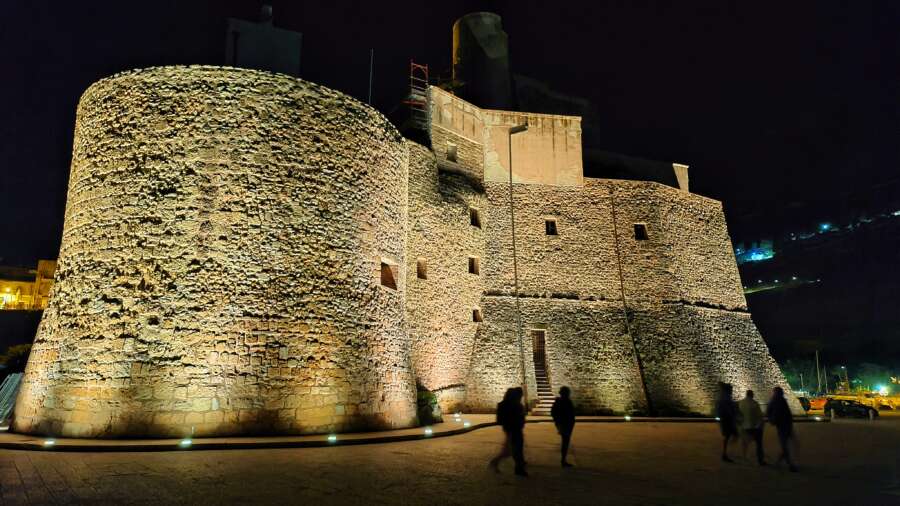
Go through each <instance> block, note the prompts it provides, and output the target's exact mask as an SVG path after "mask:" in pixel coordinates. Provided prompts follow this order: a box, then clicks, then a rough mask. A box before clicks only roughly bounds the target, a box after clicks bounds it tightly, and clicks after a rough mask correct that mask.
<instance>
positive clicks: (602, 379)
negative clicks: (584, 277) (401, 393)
mask: <svg viewBox="0 0 900 506" xmlns="http://www.w3.org/2000/svg"><path fill="white" fill-rule="evenodd" d="M520 303H521V306H522V327H523V329H524V333H523V335H524V339H523V344H524V355H525V369H526V377H527V379H528V391H529V397H534V393H535V391H536V384H535V380H534V361H533V360H532V339H531V335H530V331H531V330H533V329H540V330H543V331H544V332H545V336H546V353H547V369H548V374H549V376H550V382H551V384H553V385H555V386H561V385H567V386H569V387H570V388H571V389H572V393H573V396H572V397H573V401H575V403H576V405H577V406H578V409H579V411H580V412H584V413H622V412H631V411H635V410H645V408H646V406H645V402H644V397H643V393H642V390H641V380H640V376H639V374H638V369H637V367H636V363H635V357H634V351H633V347H632V343H631V340H630V337H629V336H628V334H627V332H626V327H625V313H624V312H623V311H622V308H621V306H620V305H617V304H614V303H609V302H603V301H588V300H572V299H553V298H543V297H541V298H538V297H530V298H523V299H521V300H520ZM483 304H484V310H485V318H484V323H483V324H482V328H481V329H480V332H479V334H478V336H477V339H476V343H475V351H474V355H473V358H472V363H473V367H472V372H471V373H470V376H469V383H468V392H467V394H468V395H467V398H466V404H467V407H468V408H469V409H470V410H472V411H477V412H489V411H491V410H493V409H494V408H495V406H496V404H497V402H498V401H499V399H501V398H502V397H503V393H504V392H505V391H506V389H507V388H509V387H511V386H516V385H519V384H520V383H521V380H520V378H521V366H520V357H519V347H518V340H517V339H516V313H515V310H516V308H515V299H514V298H513V297H508V296H494V297H492V296H487V297H485V300H484V302H483Z"/></svg>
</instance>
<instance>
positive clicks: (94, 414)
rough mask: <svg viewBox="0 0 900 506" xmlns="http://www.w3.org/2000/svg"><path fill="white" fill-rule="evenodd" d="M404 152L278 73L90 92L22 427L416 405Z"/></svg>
mask: <svg viewBox="0 0 900 506" xmlns="http://www.w3.org/2000/svg"><path fill="white" fill-rule="evenodd" d="M407 166H408V150H407V147H406V145H405V141H404V140H403V139H402V138H401V137H400V136H399V134H398V132H397V131H396V130H395V129H394V127H393V126H391V125H390V124H389V123H388V122H387V120H385V119H384V118H383V117H382V116H381V115H380V114H378V113H377V112H375V111H374V110H373V109H371V108H369V107H367V106H365V105H362V104H360V103H359V102H357V101H355V100H353V99H350V98H349V97H346V96H344V95H342V94H340V93H337V92H334V91H332V90H329V89H327V88H324V87H321V86H317V85H315V84H312V83H308V82H304V81H301V80H298V79H294V78H290V77H288V76H284V75H275V74H269V73H265V72H257V71H250V70H238V69H230V68H216V67H163V68H152V69H146V70H140V71H134V72H127V73H124V74H120V75H117V76H114V77H112V78H109V79H105V80H103V81H100V82H98V83H96V84H94V85H93V86H91V87H90V88H89V89H88V90H87V91H86V92H85V93H84V95H83V97H82V99H81V102H80V104H79V107H78V115H77V123H76V128H75V143H74V152H73V158H72V170H71V177H70V183H69V194H68V204H67V208H66V218H65V227H64V233H63V240H62V246H61V251H60V264H59V271H58V274H57V283H56V285H55V287H54V289H53V295H52V298H51V304H50V307H49V308H48V309H47V311H46V312H45V314H44V319H43V321H42V323H41V326H40V330H39V332H38V336H37V339H36V341H35V345H34V350H33V352H32V356H31V359H30V361H29V364H28V368H27V371H26V374H25V378H24V383H23V385H22V389H21V392H20V394H19V398H18V402H17V409H16V419H15V425H14V429H15V430H17V431H21V432H29V433H44V434H51V435H57V436H90V437H106V436H121V435H129V436H186V435H189V434H191V433H194V434H196V435H226V434H245V433H271V432H278V433H308V432H324V431H336V430H352V429H362V428H386V427H404V426H410V425H413V424H415V423H416V419H415V385H414V378H413V374H412V371H411V363H410V357H409V339H408V333H407V328H406V324H405V318H404V317H405V300H406V293H405V287H406V269H404V268H395V277H396V279H395V283H396V289H391V288H387V287H385V286H381V277H380V273H381V264H382V262H387V263H388V264H389V265H394V266H405V265H406V238H407V199H408V189H407Z"/></svg>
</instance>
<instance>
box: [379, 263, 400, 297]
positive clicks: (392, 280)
mask: <svg viewBox="0 0 900 506" xmlns="http://www.w3.org/2000/svg"><path fill="white" fill-rule="evenodd" d="M381 286H386V287H388V288H392V289H394V290H396V289H397V266H396V265H391V264H389V263H386V262H384V261H382V262H381Z"/></svg>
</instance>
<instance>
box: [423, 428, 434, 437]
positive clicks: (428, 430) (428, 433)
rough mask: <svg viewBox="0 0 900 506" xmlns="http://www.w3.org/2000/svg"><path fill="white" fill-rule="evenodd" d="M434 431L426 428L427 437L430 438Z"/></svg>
mask: <svg viewBox="0 0 900 506" xmlns="http://www.w3.org/2000/svg"><path fill="white" fill-rule="evenodd" d="M433 433H434V431H432V430H431V427H425V435H426V436H430V435H431V434H433Z"/></svg>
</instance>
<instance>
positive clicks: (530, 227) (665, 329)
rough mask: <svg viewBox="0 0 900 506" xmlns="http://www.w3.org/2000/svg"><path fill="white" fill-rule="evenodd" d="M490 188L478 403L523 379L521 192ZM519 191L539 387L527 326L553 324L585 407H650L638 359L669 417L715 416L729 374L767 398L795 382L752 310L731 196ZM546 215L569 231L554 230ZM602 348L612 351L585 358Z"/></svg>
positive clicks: (554, 352) (651, 187) (558, 364)
mask: <svg viewBox="0 0 900 506" xmlns="http://www.w3.org/2000/svg"><path fill="white" fill-rule="evenodd" d="M485 187H486V195H487V200H488V213H487V217H488V221H489V222H490V223H491V227H490V228H488V229H487V232H488V234H487V237H486V240H487V245H486V249H485V259H484V261H483V267H484V272H485V280H484V281H485V301H484V302H483V306H484V307H485V312H484V316H485V323H484V324H483V325H482V328H481V330H480V332H479V334H478V336H477V339H476V349H475V353H474V356H473V361H472V372H471V373H470V375H469V378H470V379H469V384H468V400H467V402H468V404H469V406H470V407H472V408H474V409H478V410H487V409H491V407H492V406H493V405H494V404H495V403H496V402H497V400H498V399H499V397H498V396H502V394H503V391H505V389H506V388H508V387H510V386H514V385H516V384H518V383H519V381H520V380H519V379H518V377H519V376H518V375H519V372H518V371H520V368H519V365H518V364H519V355H518V342H517V340H516V338H515V335H516V333H515V326H514V325H515V311H514V306H513V303H512V301H513V299H512V298H511V297H510V296H511V295H512V293H513V276H512V273H513V266H512V242H511V233H510V219H509V186H508V185H507V184H504V183H494V182H487V183H485ZM513 192H514V202H515V210H516V239H517V241H516V242H517V249H518V270H519V290H520V293H521V294H522V297H523V298H522V306H523V320H526V321H527V322H526V323H525V327H526V336H525V346H526V352H525V363H526V369H527V372H528V378H529V382H530V383H531V385H530V390H531V391H533V388H534V386H533V381H534V380H533V374H534V373H533V367H534V366H533V360H532V357H531V352H530V349H531V338H530V336H528V335H527V328H528V325H533V326H537V327H545V328H547V329H548V330H547V332H546V343H547V344H546V345H547V348H548V351H547V356H548V358H547V367H548V373H549V376H550V380H551V384H552V385H553V387H554V388H558V387H559V386H562V385H563V384H567V385H568V386H570V387H573V390H574V391H575V392H574V393H575V395H576V396H578V397H579V399H580V402H581V405H580V406H579V409H580V410H581V411H582V412H610V411H613V412H623V411H628V410H631V409H635V410H643V409H645V408H646V407H647V406H646V404H645V401H644V395H643V391H642V389H641V388H640V385H641V383H640V376H639V372H638V371H639V369H638V362H637V360H636V358H640V360H641V365H642V366H643V369H644V373H645V375H646V378H647V381H646V388H647V391H648V394H649V397H650V400H651V403H652V404H653V407H654V408H657V409H660V410H662V411H665V412H671V413H677V412H682V413H683V412H697V413H709V412H710V408H711V406H712V403H713V400H714V398H715V393H716V387H717V383H718V382H719V381H730V382H732V383H734V384H735V386H736V388H737V389H743V388H745V387H751V388H755V389H757V390H760V391H761V392H766V393H765V394H762V395H761V398H762V397H765V395H767V393H768V391H769V390H770V389H771V388H772V387H773V386H775V385H781V386H784V387H787V385H786V383H785V382H784V378H783V377H782V375H781V372H780V371H779V370H778V368H777V365H776V364H775V363H774V361H773V360H772V359H771V357H770V356H769V354H768V349H767V348H766V345H765V343H764V341H763V340H762V338H761V336H760V335H759V333H758V332H757V331H756V329H755V327H754V326H753V323H752V321H751V320H750V318H749V315H748V314H747V313H746V302H745V301H744V297H743V293H742V290H741V285H740V281H739V278H738V275H737V266H736V263H735V261H734V257H733V255H732V253H731V249H730V241H729V239H728V235H727V228H726V226H725V221H724V216H723V213H722V209H721V204H720V203H718V202H716V201H713V200H710V199H706V198H704V197H700V196H697V195H692V194H689V193H686V192H681V191H677V190H675V189H671V188H668V187H665V186H663V185H659V184H656V183H651V182H639V181H613V180H595V179H585V185H584V186H583V187H558V186H549V185H536V184H529V185H524V184H516V185H514V187H513ZM547 220H555V222H556V229H557V231H558V235H548V234H547V233H546V228H545V227H546V225H545V223H546V221H547ZM614 224H615V226H614ZM635 224H641V225H644V226H645V227H646V230H647V233H648V238H647V239H646V240H639V239H638V238H637V237H636V236H635V231H634V225H635ZM620 267H621V276H622V277H621V283H620V272H619V268H620ZM623 287H624V298H623V290H622V289H623ZM503 301H509V302H508V303H503ZM623 304H624V306H623ZM624 308H627V314H628V315H629V317H630V318H631V321H630V323H631V334H628V332H627V329H626V327H625V320H624V318H625V314H626V311H625V310H624ZM709 308H714V309H709ZM525 315H527V316H525ZM510 325H512V326H510ZM632 339H633V340H634V341H633V342H632ZM635 347H636V348H637V350H638V357H635V355H634V348H635ZM563 350H566V353H563ZM598 354H599V355H598ZM564 355H566V356H567V357H568V358H567V359H566V360H559V359H558V358H557V357H560V356H564ZM594 356H599V357H601V358H598V359H592V360H578V359H577V358H575V357H594ZM629 367H631V369H629ZM626 386H628V387H630V388H631V389H630V390H628V389H626ZM635 388H636V389H635ZM736 391H737V390H736Z"/></svg>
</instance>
